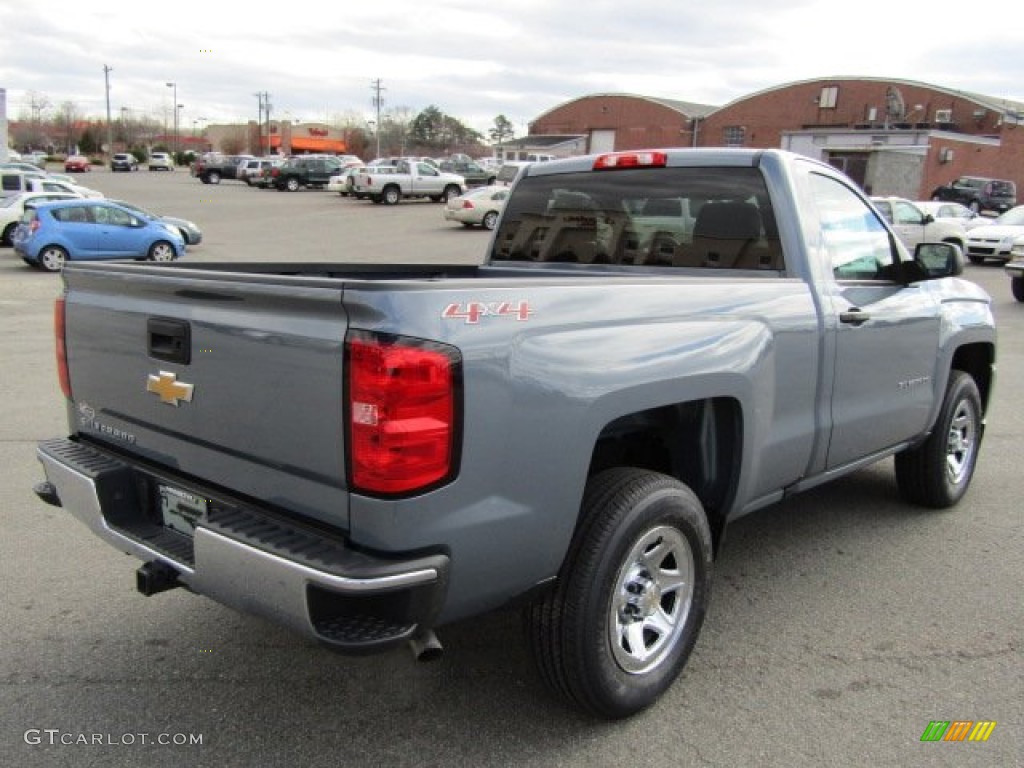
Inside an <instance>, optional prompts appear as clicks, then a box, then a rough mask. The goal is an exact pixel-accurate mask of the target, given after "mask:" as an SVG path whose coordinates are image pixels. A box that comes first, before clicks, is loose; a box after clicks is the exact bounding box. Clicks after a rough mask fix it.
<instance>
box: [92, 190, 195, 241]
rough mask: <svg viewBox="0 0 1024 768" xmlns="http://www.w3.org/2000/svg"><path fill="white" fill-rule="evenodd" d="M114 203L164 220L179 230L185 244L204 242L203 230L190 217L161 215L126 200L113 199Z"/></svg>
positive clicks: (155, 219)
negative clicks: (181, 217)
mask: <svg viewBox="0 0 1024 768" xmlns="http://www.w3.org/2000/svg"><path fill="white" fill-rule="evenodd" d="M111 202H113V203H117V204H118V205H120V206H122V207H124V208H127V209H128V210H129V211H132V212H133V213H135V214H137V215H139V216H145V217H146V218H148V219H152V220H154V221H162V222H163V223H164V224H168V225H170V226H172V227H174V228H175V229H176V230H178V233H179V234H180V235H181V239H182V240H184V241H185V245H199V244H200V243H201V242H203V231H202V230H201V229H199V226H198V225H197V224H196V223H195V222H193V221H189V220H188V219H179V218H178V217H177V216H161V215H160V214H159V213H152V212H150V211H147V210H146V209H145V208H140V207H139V206H137V205H135V204H133V203H128V202H125V201H124V200H111Z"/></svg>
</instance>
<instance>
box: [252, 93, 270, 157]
mask: <svg viewBox="0 0 1024 768" xmlns="http://www.w3.org/2000/svg"><path fill="white" fill-rule="evenodd" d="M253 95H254V96H255V97H256V98H257V99H259V104H260V107H259V109H260V111H259V120H258V121H257V123H256V135H257V151H258V152H259V153H260V154H261V155H262V154H263V119H264V117H266V121H267V152H266V154H268V155H269V154H270V94H269V93H267V92H266V91H261V92H259V93H255V94H253Z"/></svg>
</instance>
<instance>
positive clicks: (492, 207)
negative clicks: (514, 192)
mask: <svg viewBox="0 0 1024 768" xmlns="http://www.w3.org/2000/svg"><path fill="white" fill-rule="evenodd" d="M507 198H508V187H477V188H476V189H471V190H470V191H469V192H466V193H465V194H463V195H459V196H458V197H451V198H449V199H448V202H447V203H446V204H445V206H444V218H445V220H446V221H457V222H458V223H459V224H461V225H462V226H464V227H483V228H484V229H494V228H495V227H496V226H497V225H498V217H499V216H500V215H501V212H502V211H503V210H504V209H505V200H506V199H507Z"/></svg>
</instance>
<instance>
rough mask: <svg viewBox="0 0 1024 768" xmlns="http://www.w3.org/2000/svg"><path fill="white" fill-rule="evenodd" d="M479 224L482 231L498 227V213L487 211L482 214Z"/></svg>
mask: <svg viewBox="0 0 1024 768" xmlns="http://www.w3.org/2000/svg"><path fill="white" fill-rule="evenodd" d="M481 223H482V224H483V227H484V229H494V228H495V227H496V226H498V212H497V211H488V212H487V213H485V214H484V219H483V221H482V222H481Z"/></svg>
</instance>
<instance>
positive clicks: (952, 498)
mask: <svg viewBox="0 0 1024 768" xmlns="http://www.w3.org/2000/svg"><path fill="white" fill-rule="evenodd" d="M981 418H982V416H981V395H980V394H979V393H978V385H977V384H975V382H974V379H972V378H971V377H970V376H969V375H968V374H966V373H964V372H963V371H956V370H954V371H952V372H951V373H950V374H949V383H948V384H947V385H946V394H945V395H944V396H943V398H942V408H941V410H940V411H939V417H938V419H936V421H935V426H934V429H933V430H932V433H931V435H930V436H929V437H928V439H927V440H925V441H924V442H923V443H922V444H921V445H919V446H917V447H916V448H910V449H907V450H905V451H902V452H900V453H898V454H896V457H895V462H896V484H897V487H898V488H899V492H900V496H902V497H903V499H904V501H908V502H910V503H911V504H918V505H920V506H923V507H931V508H933V509H945V508H947V507H952V506H953V505H954V504H956V503H957V502H958V501H960V499H961V498H963V495H964V494H965V493H967V489H968V487H969V486H970V484H971V478H972V477H973V476H974V467H975V465H976V463H977V460H978V449H979V448H980V447H981V437H982V422H981Z"/></svg>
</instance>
